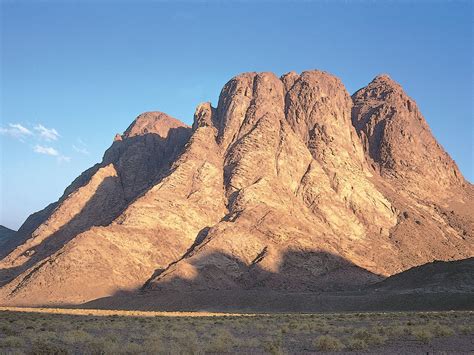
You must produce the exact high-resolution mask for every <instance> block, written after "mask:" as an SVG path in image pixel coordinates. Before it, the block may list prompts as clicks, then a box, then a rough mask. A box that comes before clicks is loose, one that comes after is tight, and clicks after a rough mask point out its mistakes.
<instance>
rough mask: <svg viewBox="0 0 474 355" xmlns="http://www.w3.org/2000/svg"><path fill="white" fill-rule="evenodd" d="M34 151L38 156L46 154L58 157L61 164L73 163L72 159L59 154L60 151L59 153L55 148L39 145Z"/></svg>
mask: <svg viewBox="0 0 474 355" xmlns="http://www.w3.org/2000/svg"><path fill="white" fill-rule="evenodd" d="M33 151H35V152H36V153H38V154H44V155H49V156H52V157H56V159H57V160H58V162H59V163H69V162H70V161H71V157H67V156H65V155H62V154H61V153H59V151H57V150H56V149H54V148H53V147H45V146H43V145H39V144H37V145H35V146H34V147H33Z"/></svg>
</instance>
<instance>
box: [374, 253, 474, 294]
mask: <svg viewBox="0 0 474 355" xmlns="http://www.w3.org/2000/svg"><path fill="white" fill-rule="evenodd" d="M473 270H474V258H469V259H464V260H456V261H450V262H447V261H434V262H432V263H428V264H425V265H421V266H416V267H413V268H411V269H409V270H407V271H404V272H402V273H400V274H396V275H393V276H390V277H389V278H387V279H385V280H383V281H381V282H379V283H377V284H375V285H372V288H373V289H376V290H377V291H396V292H408V291H410V292H413V291H417V292H474V273H473V272H472V271H473ZM471 303H472V299H471Z"/></svg>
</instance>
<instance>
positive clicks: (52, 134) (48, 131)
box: [34, 124, 59, 142]
mask: <svg viewBox="0 0 474 355" xmlns="http://www.w3.org/2000/svg"><path fill="white" fill-rule="evenodd" d="M34 129H35V130H36V131H37V132H38V136H39V137H40V138H42V139H44V140H46V141H48V142H50V141H55V140H57V139H58V138H59V133H58V131H56V129H54V128H46V127H45V126H43V125H42V124H38V125H36V126H35V128H34Z"/></svg>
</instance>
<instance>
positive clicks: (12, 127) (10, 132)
mask: <svg viewBox="0 0 474 355" xmlns="http://www.w3.org/2000/svg"><path fill="white" fill-rule="evenodd" d="M0 134H3V135H7V136H10V137H13V138H16V139H19V140H21V141H23V139H24V138H26V137H28V136H32V135H33V132H31V131H30V130H29V129H28V128H26V127H24V126H22V125H21V124H19V123H9V124H8V127H6V128H5V127H0Z"/></svg>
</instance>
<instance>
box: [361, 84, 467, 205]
mask: <svg viewBox="0 0 474 355" xmlns="http://www.w3.org/2000/svg"><path fill="white" fill-rule="evenodd" d="M352 99H353V102H354V107H353V109H352V122H353V125H354V127H355V128H356V130H357V133H358V134H359V136H360V139H361V141H362V144H363V146H364V149H365V151H366V153H367V156H368V158H369V159H370V160H371V161H373V162H375V164H376V165H377V166H378V169H379V170H380V173H381V174H382V175H383V176H385V177H388V178H393V179H395V180H398V181H399V182H400V183H402V184H404V185H405V186H406V187H408V188H409V189H410V190H411V191H412V192H415V193H417V194H420V195H421V196H423V197H428V196H430V195H431V196H432V195H433V194H432V191H433V187H434V186H436V188H437V189H438V188H447V187H455V186H460V185H463V184H464V179H463V177H462V175H461V173H460V171H459V169H458V167H457V165H456V163H455V162H454V161H453V160H452V159H451V157H449V155H448V154H447V153H446V152H445V151H444V149H443V148H442V147H441V146H440V145H439V143H438V142H437V141H436V139H435V138H434V137H433V134H432V133H431V130H430V128H429V126H428V124H427V122H426V120H425V118H424V117H423V115H422V114H421V112H420V111H419V109H418V107H417V105H416V103H415V101H414V100H413V99H411V98H410V97H409V96H408V95H407V94H406V93H405V91H404V90H403V89H402V87H401V86H400V85H399V84H398V83H396V82H395V81H393V80H392V79H391V78H389V77H388V76H387V75H380V76H377V77H376V78H375V79H374V80H372V81H371V82H370V83H369V84H368V85H367V86H366V87H364V88H362V89H360V90H359V91H357V92H356V93H355V94H354V95H353V96H352ZM442 194H444V193H442ZM430 198H432V197H430Z"/></svg>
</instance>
